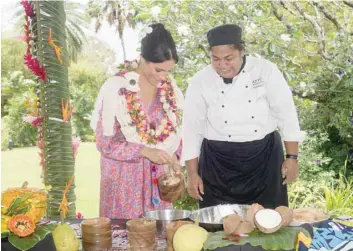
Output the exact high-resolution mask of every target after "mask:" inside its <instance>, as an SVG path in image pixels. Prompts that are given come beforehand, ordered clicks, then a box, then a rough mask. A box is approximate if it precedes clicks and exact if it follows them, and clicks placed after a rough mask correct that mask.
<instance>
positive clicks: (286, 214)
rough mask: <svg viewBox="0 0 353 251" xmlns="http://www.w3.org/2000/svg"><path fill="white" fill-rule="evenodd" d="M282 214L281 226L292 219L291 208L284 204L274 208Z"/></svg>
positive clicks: (287, 223)
mask: <svg viewBox="0 0 353 251" xmlns="http://www.w3.org/2000/svg"><path fill="white" fill-rule="evenodd" d="M275 210H276V211H277V212H279V213H280V214H281V216H282V227H287V226H289V224H290V223H291V221H292V219H293V210H292V209H291V208H289V207H286V206H279V207H277V208H276V209H275Z"/></svg>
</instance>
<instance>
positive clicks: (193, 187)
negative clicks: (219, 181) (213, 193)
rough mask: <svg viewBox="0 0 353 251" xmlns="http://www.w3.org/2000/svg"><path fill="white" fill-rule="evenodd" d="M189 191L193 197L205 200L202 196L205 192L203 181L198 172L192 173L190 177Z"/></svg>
mask: <svg viewBox="0 0 353 251" xmlns="http://www.w3.org/2000/svg"><path fill="white" fill-rule="evenodd" d="M188 192H189V195H190V196H191V197H192V198H194V199H197V200H201V201H203V199H202V196H201V194H202V195H203V194H204V190H203V182H202V179H201V177H200V175H198V174H197V173H195V174H191V175H189V177H188Z"/></svg>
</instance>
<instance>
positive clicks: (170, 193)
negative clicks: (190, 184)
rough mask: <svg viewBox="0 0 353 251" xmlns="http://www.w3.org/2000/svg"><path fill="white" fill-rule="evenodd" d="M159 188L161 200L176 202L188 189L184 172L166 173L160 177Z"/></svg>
mask: <svg viewBox="0 0 353 251" xmlns="http://www.w3.org/2000/svg"><path fill="white" fill-rule="evenodd" d="M158 188H159V195H160V197H161V200H163V201H166V202H174V201H177V200H179V199H180V198H181V197H183V195H184V194H185V191H186V186H185V176H184V174H182V173H179V174H174V177H173V176H172V175H170V174H169V173H165V174H163V175H161V176H159V178H158Z"/></svg>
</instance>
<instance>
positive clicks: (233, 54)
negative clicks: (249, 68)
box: [210, 45, 244, 78]
mask: <svg viewBox="0 0 353 251" xmlns="http://www.w3.org/2000/svg"><path fill="white" fill-rule="evenodd" d="M243 56H244V51H240V50H237V49H235V48H234V47H233V46H231V45H218V46H213V47H212V48H211V51H210V57H211V64H212V67H213V69H215V71H216V72H217V73H218V75H220V76H221V77H223V78H233V77H235V75H237V74H238V72H239V70H240V67H241V64H242V63H243Z"/></svg>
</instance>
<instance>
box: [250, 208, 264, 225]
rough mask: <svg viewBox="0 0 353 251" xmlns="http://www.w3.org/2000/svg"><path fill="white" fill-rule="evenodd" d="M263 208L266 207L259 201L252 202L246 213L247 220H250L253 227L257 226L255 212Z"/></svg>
mask: <svg viewBox="0 0 353 251" xmlns="http://www.w3.org/2000/svg"><path fill="white" fill-rule="evenodd" d="M261 209H264V207H263V206H261V205H260V204H258V203H254V204H252V205H251V206H250V207H249V209H248V212H247V214H246V220H247V221H248V222H250V223H251V225H252V226H253V227H255V222H254V218H255V214H256V213H257V212H258V211H259V210H261Z"/></svg>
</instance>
